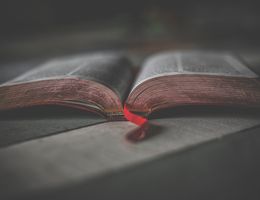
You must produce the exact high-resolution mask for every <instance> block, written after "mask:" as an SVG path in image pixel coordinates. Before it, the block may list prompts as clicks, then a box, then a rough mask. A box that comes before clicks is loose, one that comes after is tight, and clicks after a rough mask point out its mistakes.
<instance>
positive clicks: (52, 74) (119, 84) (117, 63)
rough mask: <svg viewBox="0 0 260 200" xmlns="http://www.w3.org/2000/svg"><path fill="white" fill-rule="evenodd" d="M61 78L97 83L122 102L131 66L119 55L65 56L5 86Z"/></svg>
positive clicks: (131, 74) (128, 83)
mask: <svg viewBox="0 0 260 200" xmlns="http://www.w3.org/2000/svg"><path fill="white" fill-rule="evenodd" d="M115 72H116V73H115ZM65 78H80V79H85V80H92V81H96V82H99V83H101V84H104V85H105V86H107V87H109V88H110V89H112V90H114V91H115V92H116V93H117V95H118V96H120V98H121V99H123V98H124V97H125V95H126V92H127V90H128V88H129V85H130V84H131V81H132V80H133V73H132V65H131V64H130V62H129V61H128V60H127V59H126V58H125V57H124V56H123V55H122V54H120V53H92V54H87V55H78V56H69V57H65V58H59V59H53V60H51V61H48V62H46V63H44V64H42V65H40V66H39V67H36V68H35V69H33V70H31V71H28V72H26V73H25V74H22V75H21V76H19V77H17V78H15V79H13V80H11V81H9V82H8V83H6V84H5V85H12V84H19V83H24V82H33V81H39V80H48V79H65Z"/></svg>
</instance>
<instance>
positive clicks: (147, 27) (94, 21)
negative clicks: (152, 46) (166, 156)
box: [0, 0, 260, 61]
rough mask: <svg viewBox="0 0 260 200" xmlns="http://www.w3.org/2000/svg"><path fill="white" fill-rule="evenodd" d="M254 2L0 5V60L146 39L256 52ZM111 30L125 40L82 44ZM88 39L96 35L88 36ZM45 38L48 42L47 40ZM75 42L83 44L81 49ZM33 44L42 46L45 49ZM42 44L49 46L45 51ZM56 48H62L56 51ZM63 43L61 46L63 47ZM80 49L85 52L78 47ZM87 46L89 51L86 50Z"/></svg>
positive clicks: (29, 0) (19, 1)
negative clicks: (121, 31) (121, 33)
mask: <svg viewBox="0 0 260 200" xmlns="http://www.w3.org/2000/svg"><path fill="white" fill-rule="evenodd" d="M258 2H259V1H257V0H251V1H224V0H218V1H181V0H170V1H169V0H160V1H159V0H158V1H157V0H142V1H141V0H131V1H126V0H109V1H101V0H95V1H88V0H77V1H69V0H45V1H42V0H9V1H2V2H1V3H0V24H1V31H0V45H1V51H0V59H1V61H3V60H8V61H10V60H14V59H15V58H17V57H18V58H21V57H22V58H24V56H25V57H26V58H32V56H34V57H39V56H40V57H41V56H43V54H49V53H53V52H54V50H53V49H54V48H55V49H56V50H55V52H54V54H55V55H56V54H62V53H63V52H68V53H71V52H74V51H75V50H76V52H77V51H82V50H85V49H91V48H92V47H93V46H94V47H98V48H109V47H111V46H113V45H114V46H116V47H118V46H119V47H125V46H129V44H131V45H133V46H134V45H135V44H136V43H135V42H136V41H138V42H143V41H145V40H146V39H147V38H149V39H150V40H149V42H151V41H153V40H156V39H157V38H158V37H159V38H160V37H161V38H164V39H165V38H171V39H173V40H175V41H179V42H180V43H181V44H184V43H189V44H190V43H196V44H199V45H198V46H199V47H201V46H206V47H210V48H220V47H221V48H225V49H226V48H227V49H229V48H231V49H234V48H239V49H245V48H246V49H256V48H257V49H258V46H259V44H260V40H259V35H260V23H259V22H260V12H259V3H258ZM111 27H114V28H119V27H123V28H125V29H126V30H127V31H126V32H127V34H125V35H124V37H123V38H120V37H119V38H118V39H117V40H115V39H113V41H112V42H111V37H108V38H106V39H104V38H105V37H103V36H100V37H98V38H94V39H91V40H92V43H91V45H89V43H84V41H85V40H87V39H86V38H89V36H88V35H87V32H89V31H92V30H95V31H97V32H99V33H102V32H103V31H102V30H103V29H108V28H111ZM79 32H80V33H82V34H83V33H85V32H86V36H85V37H84V38H83V39H82V34H81V35H80V36H81V38H80V37H77V36H74V37H72V38H71V37H70V38H65V39H64V38H63V40H64V41H65V42H64V41H61V39H60V38H59V37H61V36H62V35H64V34H65V35H66V36H67V35H68V34H69V35H73V34H75V33H79ZM93 35H97V34H95V33H92V36H93ZM147 35H148V36H149V37H147ZM50 37H51V40H50V39H48V38H50ZM133 37H134V40H133ZM46 38H47V39H46ZM114 38H115V37H114ZM120 39H121V40H120ZM76 40H77V41H76ZM80 40H81V41H83V43H82V44H81V42H80ZM35 41H36V42H35ZM39 41H42V43H45V46H44V45H42V43H41V42H39ZM46 41H47V42H46ZM69 41H70V42H69ZM93 41H94V42H93ZM107 41H110V42H107ZM37 42H38V43H37ZM31 43H33V44H34V45H36V44H35V43H37V45H38V46H37V47H36V46H33V47H32V46H30V44H31ZM46 43H52V44H51V45H49V46H48V47H46ZM57 43H58V45H57ZM60 43H63V45H62V46H60V45H59V44H60ZM65 43H66V44H67V45H64V44H65ZM111 44H113V45H111ZM202 44H204V45H202ZM80 45H81V46H85V47H84V48H83V47H79V46H80ZM72 46H73V47H72ZM90 46H91V48H87V47H90ZM39 49H40V50H39ZM57 49H59V50H57ZM65 49H67V50H65ZM68 49H69V50H68Z"/></svg>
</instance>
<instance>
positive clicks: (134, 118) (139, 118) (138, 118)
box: [124, 105, 148, 126]
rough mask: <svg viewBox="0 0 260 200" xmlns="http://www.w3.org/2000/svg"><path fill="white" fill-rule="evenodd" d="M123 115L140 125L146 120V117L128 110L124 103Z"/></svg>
mask: <svg viewBox="0 0 260 200" xmlns="http://www.w3.org/2000/svg"><path fill="white" fill-rule="evenodd" d="M124 115H125V118H126V119H127V120H128V121H130V122H132V123H134V124H136V125H138V126H142V125H143V124H145V123H146V122H147V121H148V120H147V119H146V118H144V117H142V116H139V115H136V114H134V113H132V112H130V111H129V110H128V108H127V106H126V105H125V106H124Z"/></svg>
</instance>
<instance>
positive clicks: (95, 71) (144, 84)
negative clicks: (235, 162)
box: [0, 51, 260, 124]
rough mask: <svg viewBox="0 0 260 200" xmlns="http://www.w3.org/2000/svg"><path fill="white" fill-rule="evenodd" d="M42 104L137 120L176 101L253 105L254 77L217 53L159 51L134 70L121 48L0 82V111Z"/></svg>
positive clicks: (258, 98)
mask: <svg viewBox="0 0 260 200" xmlns="http://www.w3.org/2000/svg"><path fill="white" fill-rule="evenodd" d="M42 105H59V106H68V107H73V108H77V109H82V110H86V111H89V112H94V113H97V114H99V115H101V116H103V117H105V118H107V119H108V120H122V119H125V118H127V119H130V121H134V120H135V119H134V118H136V117H137V118H138V117H140V119H139V121H140V120H141V122H140V124H141V123H142V120H143V119H146V118H147V117H149V115H150V114H151V113H154V112H156V111H160V110H163V109H170V108H175V107H179V106H197V105H200V106H204V105H206V106H239V107H255V108H259V107H260V81H259V77H258V76H257V75H256V74H255V73H254V72H253V71H251V70H250V69H249V68H248V67H247V66H246V65H245V64H244V63H243V62H242V61H240V60H239V58H238V57H236V56H234V55H231V54H228V53H222V52H203V51H180V52H178V51H172V52H171V51H168V52H161V53H157V54H155V55H152V56H149V57H148V58H146V60H145V61H144V63H143V64H142V65H141V67H139V70H136V68H135V67H134V66H133V65H132V64H131V62H130V60H129V59H128V58H127V56H125V55H123V54H121V53H114V52H106V53H92V54H91V53H90V54H87V55H78V56H71V57H65V58H59V59H53V60H50V61H47V62H46V63H43V64H41V65H40V66H37V67H35V68H34V69H32V70H30V71H28V72H26V73H24V74H22V75H20V76H18V77H17V78H15V79H13V80H10V81H8V82H6V83H4V84H2V85H1V86H0V111H6V110H12V109H18V108H26V107H34V106H42ZM135 123H137V124H138V123H139V122H138V120H137V121H135Z"/></svg>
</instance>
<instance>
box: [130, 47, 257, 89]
mask: <svg viewBox="0 0 260 200" xmlns="http://www.w3.org/2000/svg"><path fill="white" fill-rule="evenodd" d="M174 74H176V75H177V74H201V75H219V76H237V77H239V76H240V77H251V78H254V77H257V75H256V74H255V73H254V72H252V71H251V70H250V69H248V68H247V67H246V66H245V65H244V64H243V63H241V62H240V61H239V60H238V59H236V58H235V57H233V56H232V55H229V54H225V53H216V52H208V51H207V52H203V51H183V52H166V53H160V54H157V55H154V56H151V57H150V58H148V59H147V61H146V62H145V63H144V65H143V67H142V70H141V71H140V73H139V76H138V77H137V79H136V81H135V84H134V88H135V87H136V86H137V85H139V84H140V83H142V82H144V81H146V80H148V79H151V78H155V77H158V76H165V75H174ZM134 88H133V89H134Z"/></svg>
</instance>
